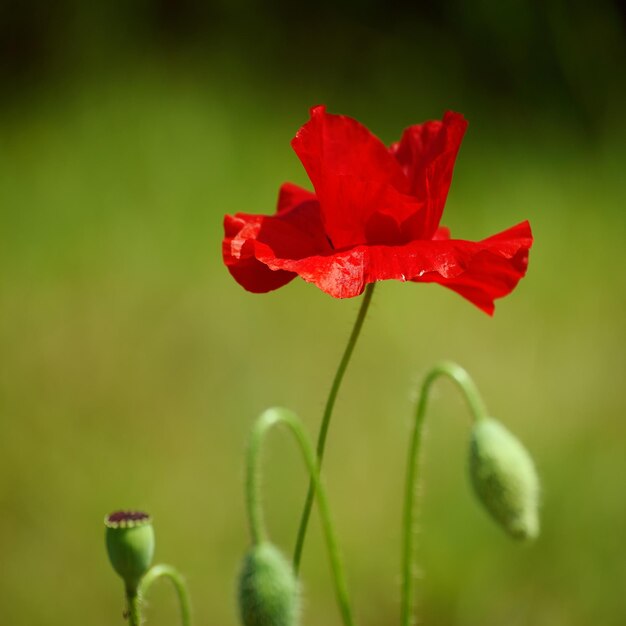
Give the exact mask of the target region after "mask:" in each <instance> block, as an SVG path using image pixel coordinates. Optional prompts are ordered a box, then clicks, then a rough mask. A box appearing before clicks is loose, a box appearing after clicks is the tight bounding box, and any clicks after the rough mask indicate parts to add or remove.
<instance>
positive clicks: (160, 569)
mask: <svg viewBox="0 0 626 626" xmlns="http://www.w3.org/2000/svg"><path fill="white" fill-rule="evenodd" d="M161 577H163V578H169V579H170V580H171V581H172V583H173V585H174V588H175V589H176V593H177V594H178V600H179V603H180V623H181V624H182V626H191V603H190V601H189V592H188V591H187V586H186V585H185V581H184V579H183V577H182V576H181V575H180V573H179V572H178V570H177V569H175V568H174V567H172V566H171V565H154V566H153V567H151V568H150V569H149V570H148V571H147V572H146V574H145V575H144V577H143V578H142V579H141V582H140V583H139V596H140V597H141V598H143V597H145V595H146V594H147V593H148V589H150V587H151V586H152V583H153V582H154V581H155V580H156V579H157V578H161ZM130 626H134V624H132V622H131V624H130Z"/></svg>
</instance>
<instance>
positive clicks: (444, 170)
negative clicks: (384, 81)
mask: <svg viewBox="0 0 626 626" xmlns="http://www.w3.org/2000/svg"><path fill="white" fill-rule="evenodd" d="M466 129H467V121H466V120H465V118H464V117H463V116H462V115H460V114H459V113H454V112H453V111H446V113H445V114H444V116H443V119H442V120H441V121H439V120H433V121H430V122H426V123H425V124H417V125H415V126H409V128H407V129H405V131H404V133H403V134H402V138H401V139H400V141H399V142H397V143H394V144H392V145H391V147H390V148H389V151H390V152H391V154H393V155H394V156H395V158H396V159H397V161H398V163H399V164H400V165H401V167H402V170H403V172H404V174H405V176H406V178H407V179H408V181H409V193H411V194H412V195H413V196H415V198H416V199H417V200H419V201H421V202H423V203H424V210H423V211H420V212H419V214H418V215H416V216H415V219H414V220H412V221H413V224H412V229H413V232H411V233H410V238H411V239H430V238H431V237H432V236H433V233H434V232H435V231H436V230H437V227H438V226H439V222H440V221H441V215H442V213H443V208H444V205H445V203H446V198H447V197H448V191H449V189H450V182H451V181H452V171H453V169H454V162H455V160H456V156H457V153H458V151H459V148H460V146H461V141H462V140H463V135H464V134H465V130H466Z"/></svg>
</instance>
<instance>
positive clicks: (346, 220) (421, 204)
mask: <svg viewBox="0 0 626 626" xmlns="http://www.w3.org/2000/svg"><path fill="white" fill-rule="evenodd" d="M466 127H467V122H466V121H465V119H464V118H463V116H462V115H459V114H458V113H453V112H450V111H448V112H447V113H446V114H445V115H444V117H443V119H442V120H441V121H431V122H426V123H425V124H421V125H417V126H410V127H409V128H407V129H406V130H405V131H404V133H403V135H402V138H401V139H400V141H399V142H397V143H394V144H393V145H392V146H391V147H389V148H387V147H386V146H385V145H384V144H383V143H382V142H381V141H380V140H379V139H378V138H377V137H375V136H374V135H372V134H371V133H370V132H369V130H367V128H365V127H364V126H362V125H361V124H359V123H358V122H357V121H356V120H353V119H351V118H349V117H345V116H342V115H330V114H328V113H326V109H325V107H323V106H317V107H314V108H313V109H311V119H310V120H309V121H308V122H307V123H306V124H305V125H304V126H303V127H302V128H301V129H300V130H299V131H298V132H297V133H296V136H295V137H294V139H293V141H292V142H291V145H292V147H293V149H294V150H295V152H296V154H297V155H298V157H299V158H300V161H302V164H303V165H304V168H305V169H306V171H307V173H308V175H309V178H310V179H311V182H312V183H313V187H314V188H315V193H311V192H310V191H306V190H305V189H302V188H300V187H297V186H296V185H293V184H291V183H286V184H284V185H283V186H282V187H281V189H280V192H279V195H278V210H277V212H276V214H275V215H272V216H266V215H248V214H245V213H237V214H236V215H234V216H231V215H227V216H226V217H225V219H224V230H225V237H224V242H223V255H224V263H225V264H226V266H227V267H228V269H229V271H230V273H231V274H232V275H233V277H234V278H235V280H236V281H237V282H238V283H239V284H240V285H242V286H243V287H244V288H245V289H247V290H248V291H252V292H255V293H264V292H267V291H271V290H273V289H278V287H282V286H283V285H285V284H287V283H288V282H289V281H290V280H292V279H293V278H295V277H296V276H301V277H302V278H304V280H306V281H308V282H311V283H313V284H315V285H317V286H318V287H319V288H320V289H321V290H322V291H325V292H326V293H328V294H330V295H331V296H333V297H335V298H351V297H353V296H358V295H359V294H360V293H362V292H363V290H364V288H365V285H367V284H368V283H373V282H376V281H379V280H388V279H394V280H401V281H407V280H410V281H414V282H423V283H439V284H440V285H443V286H444V287H448V288H449V289H452V290H453V291H456V292H457V293H459V294H460V295H462V296H463V297H464V298H466V299H467V300H469V301H470V302H472V303H473V304H475V305H476V306H477V307H479V308H480V309H482V310H483V311H485V312H486V313H489V314H492V313H493V310H494V304H493V301H494V300H495V299H496V298H501V297H502V296H505V295H507V294H508V293H510V292H511V291H512V290H513V289H514V287H515V286H516V285H517V283H518V281H519V280H520V278H522V276H524V274H525V273H526V266H527V263H528V251H529V249H530V247H531V245H532V241H533V239H532V234H531V231H530V225H529V223H528V222H522V223H521V224H518V225H517V226H513V227H512V228H509V229H508V230H505V231H503V232H501V233H499V234H497V235H493V236H492V237H488V238H487V239H483V240H481V241H477V242H472V241H464V240H462V239H450V233H449V231H448V229H447V228H442V227H440V226H439V222H440V220H441V214H442V212H443V207H444V204H445V202H446V197H447V195H448V189H449V187H450V180H451V178H452V170H453V168H454V161H455V159H456V155H457V152H458V150H459V146H460V145H461V140H462V139H463V134H464V133H465V129H466Z"/></svg>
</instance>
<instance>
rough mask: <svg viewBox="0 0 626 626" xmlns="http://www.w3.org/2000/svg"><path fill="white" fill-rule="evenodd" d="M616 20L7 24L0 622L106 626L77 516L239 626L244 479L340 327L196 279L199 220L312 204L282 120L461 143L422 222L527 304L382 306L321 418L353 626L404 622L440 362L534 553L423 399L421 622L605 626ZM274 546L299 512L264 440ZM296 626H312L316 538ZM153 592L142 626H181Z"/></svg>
mask: <svg viewBox="0 0 626 626" xmlns="http://www.w3.org/2000/svg"><path fill="white" fill-rule="evenodd" d="M624 26H625V16H624V12H623V7H622V8H621V9H620V4H619V3H618V2H617V0H615V1H614V2H612V1H610V0H601V1H599V2H596V3H594V4H593V8H591V4H590V3H586V2H582V1H581V0H575V1H574V2H565V1H564V0H549V1H547V2H544V3H540V2H535V1H532V0H512V1H511V2H504V3H502V2H497V1H496V0H480V1H478V2H463V1H462V0H444V1H443V2H434V1H430V2H427V1H418V2H408V1H404V2H403V1H400V0H393V1H391V2H384V1H383V0H368V1H365V2H356V1H354V0H352V1H343V2H330V1H328V0H323V1H322V2H318V3H315V4H299V3H293V2H287V1H286V0H281V1H278V2H275V3H261V2H254V1H253V0H238V1H237V0H235V1H231V0H222V2H215V3H204V2H200V1H199V0H182V1H175V0H155V1H152V2H149V1H148V0H143V1H135V2H128V1H126V2H122V1H121V0H116V1H113V2H91V3H82V2H79V1H78V0H61V1H60V2H55V3H49V2H45V1H44V0H41V1H37V0H26V1H19V0H15V1H8V2H7V1H6V0H5V1H3V2H1V3H0V623H1V624H2V625H3V626H26V625H28V626H32V625H35V624H42V625H46V626H57V625H61V624H63V625H64V626H65V625H67V624H76V625H78V624H86V623H88V624H90V625H91V626H100V625H103V626H104V625H105V624H106V625H107V626H110V625H112V624H122V623H123V620H122V617H121V612H122V608H123V597H122V588H121V583H120V581H119V580H118V579H117V578H116V577H115V575H114V574H113V572H112V570H111V569H110V567H109V565H108V563H107V561H106V558H105V552H104V528H103V524H102V520H103V517H104V515H105V514H106V513H108V512H110V511H111V510H114V509H117V508H122V507H134V508H144V509H146V510H148V511H150V512H151V513H152V514H153V516H154V518H155V529H156V534H157V560H158V561H165V562H171V563H174V564H175V565H177V566H178V567H179V568H180V569H181V570H182V571H183V572H184V573H185V574H186V576H187V579H188V581H189V585H190V588H191V592H192V597H193V602H194V606H195V615H196V623H197V624H220V625H227V624H236V623H237V616H236V607H235V601H234V583H233V579H234V577H235V574H236V572H237V569H238V564H239V560H240V557H241V555H242V554H243V551H244V549H245V548H246V545H247V541H248V538H247V529H246V524H245V519H244V509H243V493H242V492H243V480H242V477H243V450H244V445H245V442H246V437H247V433H248V431H249V428H250V425H251V422H252V420H253V419H254V417H255V416H256V415H257V414H258V413H259V412H260V411H261V410H262V409H264V408H266V407H267V406H270V405H274V404H282V405H286V406H289V407H291V408H293V409H294V410H296V411H297V412H298V413H299V414H300V415H301V417H302V418H303V420H304V421H305V423H306V425H307V427H308V429H309V430H310V432H311V433H312V434H313V433H315V432H316V429H317V426H318V422H319V419H320V414H321V411H322V408H323V401H324V397H325V394H326V392H327V390H328V387H329V385H330V381H331V378H332V374H333V372H334V368H335V366H336V364H337V361H338V359H339V357H340V354H341V351H342V349H343V346H344V342H345V341H346V339H347V336H348V334H349V330H350V327H351V324H352V321H353V318H354V316H355V314H356V311H357V308H358V304H359V303H358V302H357V301H354V300H345V301H339V300H333V299H331V298H329V297H328V296H326V295H324V294H323V293H321V292H319V291H318V290H317V289H315V288H314V287H312V286H310V285H306V284H305V283H303V282H302V281H300V280H296V281H294V282H293V283H291V284H290V285H288V286H287V287H285V288H283V289H281V290H279V291H277V292H274V293H272V294H267V295H264V296H255V295H252V294H248V293H246V292H244V291H243V290H242V289H241V288H240V287H239V286H238V285H237V284H236V283H235V282H234V281H233V280H232V279H231V278H230V276H229V275H228V273H227V271H226V270H225V268H224V267H223V266H222V262H221V253H220V242H221V236H222V231H221V221H222V215H223V214H224V213H226V212H229V213H232V212H237V211H244V212H251V213H255V212H258V213H268V212H272V211H273V209H274V206H275V201H276V194H277V189H278V186H279V185H280V184H281V183H282V182H284V181H287V180H289V181H293V182H296V183H300V184H303V185H307V186H308V181H307V178H306V175H305V173H304V171H303V169H302V168H301V166H300V164H299V162H298V161H297V158H296V157H295V155H294V154H293V152H292V151H291V149H290V146H289V141H290V139H291V137H292V136H293V134H294V133H295V131H296V130H297V128H298V127H299V126H300V125H301V124H302V123H303V122H304V121H306V119H307V117H308V113H307V110H308V107H309V106H311V105H313V104H317V103H325V104H327V105H328V107H329V110H330V111H331V112H338V113H345V114H348V115H351V116H353V117H356V118H357V119H359V120H360V121H362V122H363V123H365V124H366V125H367V126H368V127H370V128H371V129H372V130H373V131H374V132H375V133H376V134H378V135H379V136H380V137H381V138H382V139H383V140H385V141H386V142H391V141H393V140H395V139H397V138H398V137H399V136H400V132H401V130H402V129H403V128H404V127H405V126H407V125H410V124H413V123H418V122H421V121H423V120H425V119H432V118H437V117H440V116H441V115H442V113H443V111H444V110H445V109H448V108H450V109H454V110H458V111H461V112H462V113H464V114H465V116H466V117H467V118H468V119H469V121H470V127H469V131H468V133H467V135H466V138H465V142H464V144H463V147H462V149H461V152H460V154H459V158H458V161H457V166H456V170H455V177H454V181H453V184H452V189H451V193H450V196H449V200H448V205H447V208H446V214H445V217H444V223H445V224H446V225H448V226H450V227H451V228H452V230H453V233H454V234H455V235H457V236H460V237H464V238H468V239H476V238H481V237H484V236H487V235H490V234H492V233H495V232H497V231H499V230H502V229H504V228H506V227H508V226H510V225H512V224H514V223H517V222H519V221H521V220H523V219H526V218H527V219H529V220H530V221H531V223H532V226H533V231H534V234H535V238H536V242H535V247H534V249H533V251H532V254H531V259H530V267H529V272H528V275H527V277H526V278H525V279H524V280H523V281H522V282H521V283H520V285H519V287H518V289H517V290H516V291H515V292H514V293H513V294H512V295H511V296H510V297H508V298H507V299H505V300H503V301H500V302H499V303H498V305H497V311H496V314H495V317H494V318H493V319H490V318H488V317H487V316H486V315H484V314H483V313H481V312H480V311H478V310H477V309H475V308H474V307H472V306H471V305H470V304H468V303H467V302H465V301H464V300H462V299H461V298H460V297H459V296H457V295H456V294H454V293H452V292H450V291H448V290H445V289H442V288H440V287H438V286H436V285H415V284H400V283H391V282H390V283H384V284H381V285H379V286H378V288H377V290H376V293H375V296H374V303H373V307H372V310H371V314H370V319H369V320H368V322H367V325H366V328H365V331H364V333H363V337H362V339H361V342H360V344H359V346H358V347H357V350H356V353H355V357H354V360H353V364H352V366H351V369H350V371H349V372H348V375H347V378H346V380H345V385H344V387H343V390H342V392H341V394H340V397H339V401H338V404H337V409H336V414H335V419H334V422H333V424H332V426H331V433H330V440H329V446H328V449H327V462H326V466H325V468H326V477H327V482H328V485H329V488H330V496H331V505H332V507H333V514H334V517H335V519H336V521H337V525H338V532H339V536H340V539H341V544H342V549H343V552H344V556H345V558H346V561H347V567H348V577H349V583H350V588H351V590H352V595H353V600H354V603H355V606H356V612H357V616H358V622H359V624H361V625H362V626H381V625H387V624H390V625H391V624H395V623H398V615H399V599H398V596H399V573H398V572H399V551H400V512H401V495H402V486H403V477H404V462H405V455H406V448H407V445H408V435H409V430H410V424H411V416H412V412H413V402H414V396H415V389H416V386H417V384H418V381H419V380H420V378H421V376H423V374H424V373H425V372H426V371H427V369H428V368H429V366H431V365H433V364H434V363H435V362H437V361H439V360H441V359H443V358H451V359H454V360H456V361H458V362H459V363H461V364H462V365H464V366H465V367H466V368H467V369H468V370H469V371H470V372H471V373H472V375H473V376H474V378H475V380H476V382H477V383H478V385H479V387H480V389H481V390H482V392H483V394H484V396H485V399H486V402H487V404H488V406H489V407H490V408H491V410H492V412H493V413H494V415H496V416H498V417H500V418H501V419H502V420H503V421H504V422H505V423H506V424H507V425H508V426H509V427H510V428H511V429H512V430H513V431H514V432H515V433H517V434H518V435H519V436H520V438H521V439H522V440H523V441H524V442H525V443H526V444H527V446H528V448H529V449H530V450H531V451H532V453H533V455H534V456H535V458H536V461H537V465H538V467H539V470H540V472H541V476H542V480H543V485H544V504H543V534H542V536H541V538H540V539H539V541H538V542H537V543H536V544H534V545H532V546H520V545H515V544H512V543H511V542H509V541H508V539H507V538H506V537H505V536H504V535H503V533H502V532H501V531H500V530H499V529H498V528H497V527H495V525H494V524H492V523H491V521H490V520H489V519H488V518H487V516H486V515H485V514H484V513H483V511H482V510H480V509H479V507H478V505H477V504H476V503H475V501H474V500H473V498H472V495H471V493H470V490H469V488H468V487H469V483H468V480H467V477H466V453H467V436H468V417H467V414H466V412H465V408H464V406H463V403H462V401H461V399H460V398H459V396H458V394H457V392H456V389H454V388H453V387H452V385H450V384H449V383H446V382H442V383H440V385H438V387H437V391H436V394H435V396H434V399H433V402H432V405H431V411H430V417H429V419H428V424H427V431H428V432H427V438H426V441H425V458H424V464H423V469H424V480H423V488H422V495H423V498H422V507H421V521H420V529H419V540H418V544H419V567H420V578H419V584H418V595H419V616H420V622H419V623H422V624H426V625H431V626H453V625H454V626H474V625H476V624H481V625H482V626H522V625H532V626H548V625H549V626H561V625H562V626H579V625H580V626H583V625H588V624H595V623H601V624H604V625H605V626H612V625H615V626H617V625H622V624H624V620H625V619H626V617H625V616H626V595H625V594H624V592H623V588H624V581H625V580H626V546H625V544H624V536H625V535H624V532H625V529H626V496H625V491H624V477H625V476H626V446H625V441H626V437H625V436H626V422H625V421H624V409H625V408H626V407H625V404H626V402H625V394H624V385H623V382H624V372H625V356H624V345H625V341H624V340H625V336H624V335H625V326H624V319H625V318H624V313H625V310H624V309H625V303H626V281H625V278H624V260H625V255H624V241H625V237H626V232H625V231H626V227H625V219H624V203H625V200H626V177H625V176H624V168H625V165H626V147H625V145H626V144H625V142H624V140H625V139H626V123H625V122H624V113H623V112H624V105H625V104H626V99H625V97H624V96H625V94H626V89H625V87H626V85H625V83H626V78H625V75H624V71H623V70H624V67H625V61H626V53H625V49H626V48H625V46H626V44H625V37H624V30H625V28H624ZM266 460H267V463H266V472H265V488H266V491H265V494H266V495H265V500H266V505H267V511H268V517H269V522H270V527H271V532H272V535H273V537H274V539H275V541H276V542H277V543H279V544H280V545H281V546H282V547H283V548H284V549H285V550H286V551H291V549H292V546H293V541H294V538H295V532H296V526H297V521H298V518H299V515H300V509H301V505H302V501H303V497H304V493H305V488H306V478H305V474H304V472H303V470H302V463H301V461H300V459H299V458H298V455H297V454H296V451H295V450H294V449H293V445H292V443H291V441H290V440H289V438H288V437H287V436H286V435H285V434H282V433H276V434H275V435H274V436H273V437H272V438H271V441H269V442H268V447H267V457H266ZM303 574H304V578H305V581H306V589H305V595H306V604H305V619H304V622H305V623H306V624H311V625H314V624H315V625H320V626H329V625H332V624H339V617H338V613H337V610H336V607H335V605H334V599H333V592H332V589H331V586H330V583H329V568H328V564H327V558H326V555H325V552H324V549H323V542H322V537H321V535H320V532H319V526H318V522H317V519H316V518H313V524H312V532H311V533H310V536H309V542H308V544H307V547H306V550H305V556H304V569H303ZM176 619H177V615H176V606H175V602H174V599H173V597H172V593H171V590H170V589H168V588H167V585H166V584H165V583H163V584H159V585H157V586H156V587H155V589H154V590H153V593H152V595H151V598H150V608H149V610H148V623H149V624H152V625H153V626H164V625H165V624H172V623H176Z"/></svg>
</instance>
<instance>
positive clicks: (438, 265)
mask: <svg viewBox="0 0 626 626" xmlns="http://www.w3.org/2000/svg"><path fill="white" fill-rule="evenodd" d="M442 234H443V233H442ZM531 246H532V233H531V230H530V225H529V223H528V222H522V223H521V224H518V225H517V226H514V227H512V228H509V229H508V230H506V231H503V232H501V233H499V234H497V235H494V236H493V237H489V238H488V239H483V240H482V241H478V242H472V241H465V240H461V239H448V240H445V239H439V240H430V241H413V242H411V243H409V244H406V245H404V246H357V247H355V248H352V249H349V250H345V251H340V252H335V253H330V254H326V255H324V256H321V255H316V256H310V257H303V258H300V259H295V258H290V259H287V258H280V257H279V256H277V255H276V254H275V252H274V250H272V248H271V247H270V246H269V245H265V246H262V247H257V248H255V252H256V254H257V257H256V258H257V259H258V260H259V261H261V262H262V263H264V264H265V265H267V267H269V268H271V269H273V270H278V271H288V272H294V273H296V274H298V275H299V276H301V277H302V278H304V280H306V281H308V282H311V283H314V284H315V285H316V286H317V287H319V288H320V289H321V290H322V291H325V292H326V293H328V294H329V295H331V296H333V297H335V298H351V297H353V296H358V295H359V294H361V293H362V292H363V290H364V288H365V285H367V284H368V283H373V282H376V281H379V280H390V279H391V280H401V281H407V280H411V281H414V282H429V283H430V282H434V283H439V284H440V285H443V286H445V287H448V288H450V289H452V290H454V291H456V292H457V293H459V294H460V295H461V296H463V297H464V298H466V299H467V300H469V301H470V302H472V303H473V304H475V305H476V306H477V307H478V308H480V309H482V310H483V311H485V312H486V313H488V314H490V315H491V314H492V313H493V311H494V300H495V299H497V298H501V297H502V296H505V295H506V294H508V293H510V292H511V291H512V290H513V289H514V288H515V286H516V285H517V283H518V281H519V280H520V279H521V278H522V277H523V276H524V274H525V273H526V267H527V263H528V251H529V249H530V247H531Z"/></svg>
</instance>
